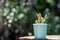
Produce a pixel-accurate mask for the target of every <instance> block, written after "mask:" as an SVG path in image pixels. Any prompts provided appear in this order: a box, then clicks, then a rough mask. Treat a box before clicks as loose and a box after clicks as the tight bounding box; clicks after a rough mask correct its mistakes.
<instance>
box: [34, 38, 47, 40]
mask: <svg viewBox="0 0 60 40" xmlns="http://www.w3.org/2000/svg"><path fill="white" fill-rule="evenodd" d="M34 40H48V39H36V38H35V39H34Z"/></svg>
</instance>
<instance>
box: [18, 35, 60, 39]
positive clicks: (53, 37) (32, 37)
mask: <svg viewBox="0 0 60 40" xmlns="http://www.w3.org/2000/svg"><path fill="white" fill-rule="evenodd" d="M19 40H35V36H25V37H19ZM46 40H60V35H47V36H46Z"/></svg>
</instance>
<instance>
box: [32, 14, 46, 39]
mask: <svg viewBox="0 0 60 40" xmlns="http://www.w3.org/2000/svg"><path fill="white" fill-rule="evenodd" d="M46 17H47V14H46V15H45V16H44V18H43V17H42V15H41V13H39V14H37V20H36V21H35V22H36V23H34V24H33V30H34V36H35V38H36V39H45V38H46V34H47V23H45V21H46Z"/></svg>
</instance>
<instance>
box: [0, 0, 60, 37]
mask: <svg viewBox="0 0 60 40" xmlns="http://www.w3.org/2000/svg"><path fill="white" fill-rule="evenodd" d="M56 7H57V3H56V0H5V1H1V2H0V9H1V10H2V15H3V22H4V24H3V25H7V27H8V29H9V31H10V32H13V33H15V34H16V35H20V36H28V35H33V23H35V20H36V19H37V18H36V13H41V14H42V16H44V15H45V14H46V13H47V14H48V17H47V20H46V23H47V24H48V30H47V34H48V35H56V34H57V35H59V34H60V17H59V16H57V15H56V13H57V11H56Z"/></svg>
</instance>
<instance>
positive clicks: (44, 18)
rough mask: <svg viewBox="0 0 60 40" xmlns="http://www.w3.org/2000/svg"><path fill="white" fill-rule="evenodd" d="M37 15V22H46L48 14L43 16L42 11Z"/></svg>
mask: <svg viewBox="0 0 60 40" xmlns="http://www.w3.org/2000/svg"><path fill="white" fill-rule="evenodd" d="M36 15H37V20H36V21H35V22H36V23H44V22H45V21H46V18H47V14H45V16H44V17H42V15H41V13H39V14H36Z"/></svg>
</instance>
